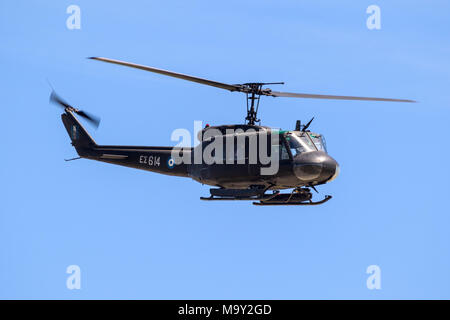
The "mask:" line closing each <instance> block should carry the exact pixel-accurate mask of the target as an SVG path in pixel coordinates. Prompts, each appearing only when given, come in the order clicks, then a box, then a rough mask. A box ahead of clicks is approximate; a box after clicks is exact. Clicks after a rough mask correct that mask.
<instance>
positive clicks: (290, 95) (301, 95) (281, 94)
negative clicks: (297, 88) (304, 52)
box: [265, 91, 416, 102]
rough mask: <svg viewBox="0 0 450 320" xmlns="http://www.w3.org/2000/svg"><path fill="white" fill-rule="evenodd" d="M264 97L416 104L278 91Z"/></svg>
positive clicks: (404, 100) (402, 100)
mask: <svg viewBox="0 0 450 320" xmlns="http://www.w3.org/2000/svg"><path fill="white" fill-rule="evenodd" d="M265 95H267V96H272V97H288V98H307V99H330V100H362V101H391V102H416V101H414V100H406V99H389V98H371V97H353V96H332V95H323V94H309V93H292V92H278V91H269V92H267V93H265Z"/></svg>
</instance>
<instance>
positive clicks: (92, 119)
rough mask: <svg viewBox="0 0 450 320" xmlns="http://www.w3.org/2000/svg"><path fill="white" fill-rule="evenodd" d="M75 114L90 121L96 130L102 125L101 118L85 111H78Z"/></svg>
mask: <svg viewBox="0 0 450 320" xmlns="http://www.w3.org/2000/svg"><path fill="white" fill-rule="evenodd" d="M75 113H76V114H78V115H79V116H80V117H83V118H84V119H86V120H87V121H89V122H90V123H91V124H92V125H93V126H94V127H95V128H98V126H99V125H100V118H99V117H97V116H95V115H93V114H91V113H88V112H86V111H83V110H76V111H75Z"/></svg>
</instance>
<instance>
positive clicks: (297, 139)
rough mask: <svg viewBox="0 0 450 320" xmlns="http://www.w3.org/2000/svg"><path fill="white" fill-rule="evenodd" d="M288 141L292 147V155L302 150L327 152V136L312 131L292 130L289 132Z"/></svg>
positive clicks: (287, 134)
mask: <svg viewBox="0 0 450 320" xmlns="http://www.w3.org/2000/svg"><path fill="white" fill-rule="evenodd" d="M285 137H286V141H287V143H288V145H289V148H290V149H291V153H292V156H293V157H295V156H296V155H297V154H299V153H302V152H310V151H324V152H327V145H326V142H325V137H324V136H323V135H321V134H317V133H312V132H301V131H291V132H287V133H286V135H285Z"/></svg>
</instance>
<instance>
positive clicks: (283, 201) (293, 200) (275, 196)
mask: <svg viewBox="0 0 450 320" xmlns="http://www.w3.org/2000/svg"><path fill="white" fill-rule="evenodd" d="M266 191H268V189H267V188H266V189H261V188H252V189H245V190H240V189H210V193H211V196H209V197H200V199H201V200H206V201H231V200H233V201H239V200H241V201H243V200H247V201H248V200H253V201H258V202H253V204H254V205H256V206H285V205H294V206H316V205H319V204H322V203H325V202H327V201H328V200H330V199H331V198H332V197H331V196H328V195H327V196H325V198H324V199H322V200H320V201H315V202H314V201H312V193H311V192H310V189H309V188H300V187H299V188H295V189H294V190H293V191H292V192H291V193H280V191H278V190H277V191H274V193H272V194H267V193H266Z"/></svg>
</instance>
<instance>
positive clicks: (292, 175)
mask: <svg viewBox="0 0 450 320" xmlns="http://www.w3.org/2000/svg"><path fill="white" fill-rule="evenodd" d="M88 59H92V60H97V61H102V62H106V63H111V64H116V65H122V66H126V67H131V68H136V69H141V70H144V71H150V72H153V73H157V74H161V75H165V76H170V77H174V78H178V79H183V80H188V81H192V82H196V83H199V84H203V85H208V86H212V87H216V88H220V89H225V90H228V91H230V92H241V93H244V94H245V95H246V102H247V106H246V110H247V114H246V117H245V123H244V124H234V125H219V126H209V125H206V126H205V127H204V128H203V129H202V130H201V131H199V132H198V140H199V143H198V145H197V146H195V147H180V146H174V147H170V146H119V145H99V144H97V143H96V142H95V140H94V139H93V138H92V137H91V135H90V134H89V133H88V131H87V130H86V129H85V127H84V126H83V125H82V124H81V122H80V121H79V120H78V119H77V117H76V116H75V114H76V115H78V116H80V117H81V118H84V119H85V120H87V121H88V122H89V123H91V124H92V125H94V126H95V127H98V125H99V123H100V118H98V117H96V116H94V115H92V114H90V113H88V112H86V111H83V110H80V109H78V108H75V107H73V106H72V105H70V104H68V103H67V102H66V101H64V100H63V99H62V98H61V97H59V96H58V95H57V94H56V93H55V91H54V90H53V91H52V93H51V95H50V102H51V103H55V104H57V105H58V106H60V107H62V108H63V109H64V113H62V114H61V119H62V122H63V124H64V127H65V129H66V130H67V133H68V134H69V137H70V139H71V143H72V145H73V146H74V147H75V150H76V152H77V154H78V157H77V158H72V159H66V161H71V160H76V159H81V158H85V159H90V160H96V161H101V162H106V163H110V164H115V165H121V166H125V167H130V168H135V169H141V170H146V171H152V172H156V173H160V174H165V175H170V176H178V177H187V178H191V179H193V180H195V181H197V182H199V183H201V184H204V185H205V184H206V185H209V186H212V188H210V190H209V191H210V195H209V196H208V197H200V199H201V200H205V201H223V200H247V201H248V200H250V201H252V203H253V204H254V205H259V206H269V205H300V206H305V205H320V204H323V203H325V202H327V201H328V200H330V199H331V198H332V196H330V195H326V196H325V197H324V198H323V199H322V200H319V201H313V200H312V198H313V194H312V192H311V190H314V191H315V192H317V189H316V186H319V185H323V184H326V183H329V182H331V181H333V180H334V179H336V178H337V176H338V175H339V171H340V169H339V164H338V163H337V161H336V160H335V159H333V158H332V157H331V156H330V155H329V154H328V152H327V146H326V142H325V137H324V136H323V135H322V134H320V133H316V132H311V131H310V130H309V127H310V125H311V123H312V121H313V119H314V118H313V119H311V120H310V121H309V122H307V123H306V124H302V123H301V121H300V120H297V121H296V124H295V129H294V130H280V129H274V128H270V127H267V126H262V125H261V124H260V122H261V120H260V119H258V117H257V113H258V109H259V103H260V98H261V97H262V96H270V97H290V98H309V99H337V100H360V101H387V102H415V101H413V100H406V99H389V98H374V97H356V96H338V95H322V94H308V93H291V92H280V91H272V90H271V89H270V88H267V87H266V86H267V85H278V84H284V83H283V82H270V83H267V82H252V83H242V84H226V83H222V82H217V81H212V80H208V79H204V78H199V77H194V76H191V75H187V74H181V73H176V72H172V71H168V70H163V69H158V68H154V67H148V66H145V65H139V64H135V63H130V62H125V61H120V60H114V59H109V58H103V57H90V58H88ZM224 141H226V143H225V145H224ZM205 155H206V156H205ZM267 159H269V161H267ZM286 190H287V192H286ZM289 190H290V191H289Z"/></svg>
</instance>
